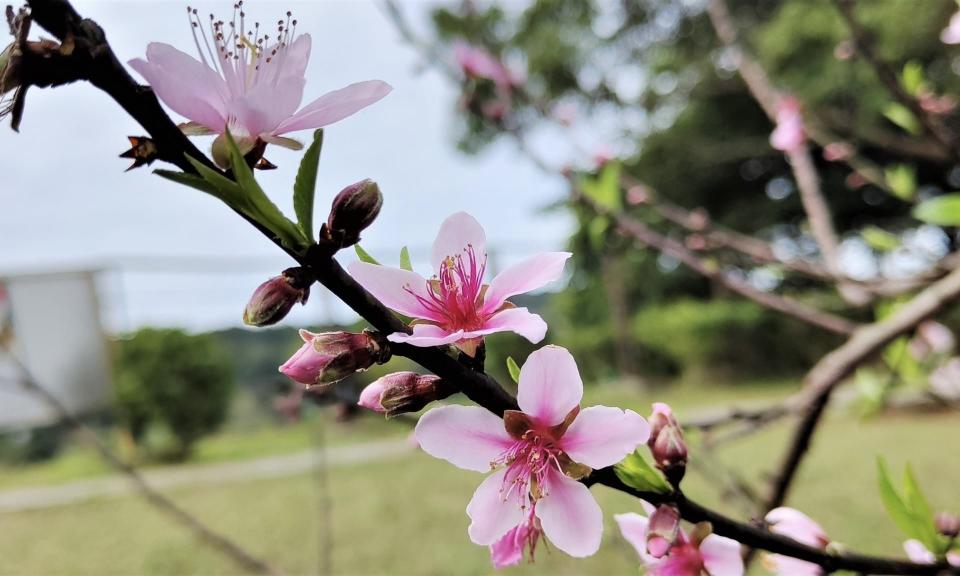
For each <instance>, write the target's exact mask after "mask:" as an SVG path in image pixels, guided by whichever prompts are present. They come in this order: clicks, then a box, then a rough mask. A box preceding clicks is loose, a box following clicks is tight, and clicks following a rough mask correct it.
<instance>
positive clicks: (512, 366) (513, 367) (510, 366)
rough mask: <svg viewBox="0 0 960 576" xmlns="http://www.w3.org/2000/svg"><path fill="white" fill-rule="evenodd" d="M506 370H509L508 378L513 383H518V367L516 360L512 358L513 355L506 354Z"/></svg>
mask: <svg viewBox="0 0 960 576" xmlns="http://www.w3.org/2000/svg"><path fill="white" fill-rule="evenodd" d="M507 371H508V372H510V379H511V380H513V382H514V384H519V383H520V367H519V366H517V361H516V360H514V359H513V356H507Z"/></svg>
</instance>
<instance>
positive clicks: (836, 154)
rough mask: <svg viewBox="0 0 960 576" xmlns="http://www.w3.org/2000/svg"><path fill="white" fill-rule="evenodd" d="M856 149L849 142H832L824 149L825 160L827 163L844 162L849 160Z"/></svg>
mask: <svg viewBox="0 0 960 576" xmlns="http://www.w3.org/2000/svg"><path fill="white" fill-rule="evenodd" d="M855 152H856V148H854V146H853V144H851V143H849V142H843V141H841V142H831V143H829V144H827V145H826V146H824V147H823V159H824V160H826V161H827V162H843V161H845V160H849V159H850V158H851V157H852V156H853V155H854V153H855Z"/></svg>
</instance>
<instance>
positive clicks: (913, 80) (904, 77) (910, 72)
mask: <svg viewBox="0 0 960 576" xmlns="http://www.w3.org/2000/svg"><path fill="white" fill-rule="evenodd" d="M900 84H902V85H903V89H904V90H906V91H907V92H908V93H909V94H910V95H911V96H917V95H918V94H919V93H920V91H921V90H922V89H923V87H924V77H923V65H922V64H920V63H919V62H917V61H916V60H911V61H909V62H907V63H906V64H904V65H903V73H902V74H901V75H900Z"/></svg>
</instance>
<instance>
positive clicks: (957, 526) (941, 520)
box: [933, 512, 960, 538]
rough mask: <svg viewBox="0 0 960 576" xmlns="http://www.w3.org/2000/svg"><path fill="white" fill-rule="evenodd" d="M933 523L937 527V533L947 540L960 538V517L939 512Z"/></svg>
mask: <svg viewBox="0 0 960 576" xmlns="http://www.w3.org/2000/svg"><path fill="white" fill-rule="evenodd" d="M933 521H934V524H935V525H936V527H937V532H939V533H940V534H943V535H944V536H946V537H947V538H956V537H957V536H960V516H957V515H956V514H951V513H949V512H937V514H936V515H935V516H934V517H933Z"/></svg>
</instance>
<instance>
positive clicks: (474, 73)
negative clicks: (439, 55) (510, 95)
mask: <svg viewBox="0 0 960 576" xmlns="http://www.w3.org/2000/svg"><path fill="white" fill-rule="evenodd" d="M453 57H454V59H455V60H456V61H457V65H458V66H460V69H461V70H463V73H464V74H466V75H467V76H470V77H473V78H485V79H487V80H492V81H493V83H494V84H496V85H497V86H501V87H511V86H520V85H521V84H523V82H524V80H525V75H524V74H522V73H520V72H518V71H516V70H511V69H510V68H508V67H507V66H506V65H505V64H504V63H503V62H501V61H500V60H499V59H498V58H497V57H495V56H494V55H493V54H491V53H490V52H488V51H487V50H486V48H483V47H481V46H475V45H473V44H469V43H467V42H464V41H463V40H457V41H456V42H454V43H453Z"/></svg>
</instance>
